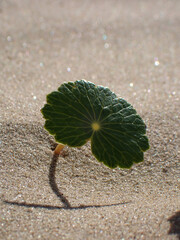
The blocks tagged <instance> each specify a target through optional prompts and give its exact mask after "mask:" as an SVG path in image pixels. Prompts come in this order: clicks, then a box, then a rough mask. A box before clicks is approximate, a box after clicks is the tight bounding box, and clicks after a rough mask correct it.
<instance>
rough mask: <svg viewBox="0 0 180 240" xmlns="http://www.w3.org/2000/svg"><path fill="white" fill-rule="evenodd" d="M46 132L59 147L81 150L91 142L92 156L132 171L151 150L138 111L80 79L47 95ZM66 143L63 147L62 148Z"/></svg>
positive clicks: (45, 108)
mask: <svg viewBox="0 0 180 240" xmlns="http://www.w3.org/2000/svg"><path fill="white" fill-rule="evenodd" d="M41 112H42V114H43V116H44V118H45V119H46V122H45V129H46V130H47V131H48V132H49V133H50V134H52V135H54V137H55V140H56V141H57V142H59V143H61V144H59V145H58V146H57V148H56V150H55V151H56V153H59V152H60V151H61V149H62V148H63V146H64V145H68V146H70V147H80V146H82V145H84V144H85V143H86V142H87V141H89V140H90V141H91V149H92V153H93V155H94V156H95V157H96V158H97V160H98V161H100V162H103V163H104V164H105V165H106V166H108V167H110V168H115V167H117V166H119V167H121V168H130V167H131V166H132V164H133V163H139V162H142V161H143V158H144V156H143V152H144V151H146V150H147V149H149V143H148V138H147V137H146V136H145V134H146V126H145V124H144V122H143V120H142V119H141V117H140V116H139V115H137V113H136V110H135V109H134V108H133V107H132V106H131V105H130V104H129V103H127V102H126V101H125V100H124V99H122V98H118V97H117V96H116V95H115V93H113V92H111V91H110V90H109V89H108V88H105V87H102V86H95V84H93V83H91V82H87V81H85V80H79V81H76V82H68V83H64V84H62V85H61V86H60V87H59V88H58V91H54V92H52V93H50V94H49V95H47V104H45V105H44V107H43V108H42V109H41ZM62 144H63V145H62Z"/></svg>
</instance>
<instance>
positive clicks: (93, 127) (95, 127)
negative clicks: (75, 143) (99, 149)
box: [91, 122, 100, 131]
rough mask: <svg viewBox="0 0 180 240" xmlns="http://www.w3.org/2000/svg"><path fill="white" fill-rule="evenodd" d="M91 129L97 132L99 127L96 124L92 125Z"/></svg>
mask: <svg viewBox="0 0 180 240" xmlns="http://www.w3.org/2000/svg"><path fill="white" fill-rule="evenodd" d="M91 126H92V129H93V131H98V130H99V129H100V125H99V123H97V122H94V123H92V125H91Z"/></svg>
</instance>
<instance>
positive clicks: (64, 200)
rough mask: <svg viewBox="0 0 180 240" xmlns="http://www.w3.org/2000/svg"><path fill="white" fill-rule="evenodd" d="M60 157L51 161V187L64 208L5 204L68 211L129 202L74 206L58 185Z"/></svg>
mask: <svg viewBox="0 0 180 240" xmlns="http://www.w3.org/2000/svg"><path fill="white" fill-rule="evenodd" d="M58 157H59V155H56V154H54V155H53V157H52V160H51V164H50V167H49V185H50V187H51V189H52V191H53V192H54V193H55V195H56V196H57V197H58V198H59V199H60V201H61V203H62V204H63V206H52V205H47V204H35V203H26V202H17V201H8V200H4V201H3V202H4V203H6V204H9V205H14V206H19V207H26V208H40V209H48V210H54V209H59V210H60V209H66V210H78V209H87V208H103V207H113V206H119V205H124V204H127V203H130V201H129V202H121V203H114V204H104V205H99V204H97V205H82V204H81V205H79V206H72V205H71V204H70V202H69V201H68V199H67V198H66V197H65V196H64V195H63V193H62V192H60V190H59V188H58V186H57V183H56V177H55V173H56V166H57V161H58Z"/></svg>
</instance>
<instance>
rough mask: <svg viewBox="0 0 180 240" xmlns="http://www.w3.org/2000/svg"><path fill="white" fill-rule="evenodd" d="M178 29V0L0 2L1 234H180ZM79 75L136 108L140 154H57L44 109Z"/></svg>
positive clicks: (99, 236) (134, 236) (153, 236)
mask: <svg viewBox="0 0 180 240" xmlns="http://www.w3.org/2000/svg"><path fill="white" fill-rule="evenodd" d="M179 26H180V1H179V0H177V1H176V0H157V1H155V0H151V1H145V0H144V1H142V0H121V1H118V0H111V1H108V0H102V1H101V0H98V1H90V0H84V1H83V0H82V1H79V0H77V1H69V0H68V1H60V0H59V1H58V0H57V1H51V0H41V1H30V0H14V1H13V0H0V122H1V123H0V137H1V140H0V165H1V167H0V186H1V201H0V206H1V208H0V239H3V240H4V239H10V240H15V239H18V240H21V239H22V240H24V239H27V240H29V239H48V240H51V239H66V240H71V239H73V240H79V239H82V240H84V239H85V240H91V239H98V240H101V239H103V240H104V239H107V240H112V239H114V240H116V239H118V240H119V239H121V240H127V239H137V240H139V239H163V240H164V239H178V237H179V238H180V178H179V177H180V156H179V155H180V154H179V153H180V151H179V149H178V146H179V145H180V140H179V136H178V134H179V128H180V122H179V117H180V115H179V109H180V100H179V99H180V80H179V76H180V68H179V66H180V65H179V64H180V58H179V56H180V45H179V42H180V31H179ZM76 79H87V80H89V81H92V82H94V83H95V84H99V85H104V86H108V87H109V88H110V89H111V90H113V91H115V92H116V93H117V95H118V96H122V97H123V98H125V99H126V100H127V101H129V102H130V103H131V104H132V105H133V106H134V107H135V108H136V109H137V111H138V113H139V114H140V115H141V116H142V118H143V119H144V121H145V122H146V124H147V128H148V131H147V134H148V137H149V139H150V145H151V149H150V150H149V151H148V152H147V153H145V161H144V163H142V164H138V165H134V166H133V167H132V169H130V170H122V169H115V170H111V169H108V168H107V167H105V166H104V165H102V164H100V163H99V162H97V161H96V159H95V158H94V157H93V156H92V155H91V150H90V145H89V144H87V145H86V146H83V147H82V148H79V149H77V148H76V149H75V148H73V149H69V148H67V149H65V151H64V155H63V156H62V157H59V159H56V158H53V152H52V149H53V148H54V140H53V137H51V136H49V134H48V133H47V132H46V131H45V130H44V129H43V125H44V119H43V118H42V116H41V113H40V109H41V107H42V106H43V105H44V103H45V97H46V94H47V93H49V92H51V91H53V90H56V89H57V87H58V86H59V85H60V84H61V83H63V82H64V81H75V80H76ZM68 204H70V205H71V208H69V209H68V208H66V206H67V205H68Z"/></svg>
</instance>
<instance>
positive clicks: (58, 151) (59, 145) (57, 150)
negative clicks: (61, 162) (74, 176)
mask: <svg viewBox="0 0 180 240" xmlns="http://www.w3.org/2000/svg"><path fill="white" fill-rule="evenodd" d="M64 147H65V145H63V144H61V143H59V144H58V145H57V147H56V148H55V150H54V154H56V155H59V154H60V153H61V151H62V149H63V148H64Z"/></svg>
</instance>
